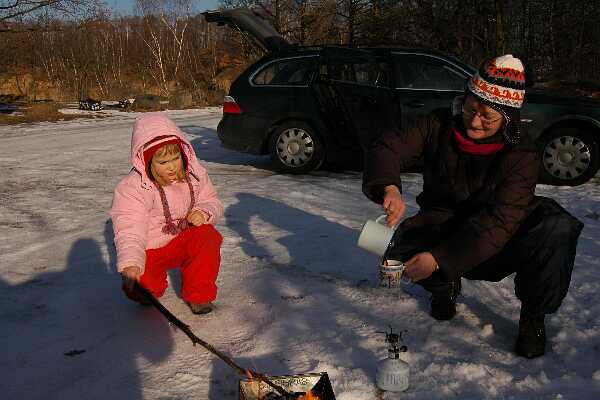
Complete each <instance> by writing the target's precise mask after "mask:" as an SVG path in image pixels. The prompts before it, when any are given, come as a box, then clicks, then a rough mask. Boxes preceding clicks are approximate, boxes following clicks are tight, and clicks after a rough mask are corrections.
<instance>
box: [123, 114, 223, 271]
mask: <svg viewBox="0 0 600 400" xmlns="http://www.w3.org/2000/svg"><path fill="white" fill-rule="evenodd" d="M159 136H168V137H177V138H179V139H180V140H181V142H182V146H181V147H182V151H183V153H184V155H185V156H186V158H187V160H188V163H187V171H188V172H189V174H190V182H191V183H192V188H193V190H194V195H195V203H194V205H193V208H192V210H193V211H196V210H200V211H203V212H204V213H205V214H207V215H208V216H209V218H208V223H211V224H214V223H216V222H217V221H218V220H219V219H220V218H221V217H222V215H223V204H222V203H221V201H220V200H219V199H218V197H217V192H216V191H215V189H214V186H213V185H212V182H211V180H210V178H209V176H208V174H207V173H206V169H205V168H204V167H202V165H200V163H199V162H198V159H197V158H196V153H195V152H194V149H193V147H192V145H191V143H190V141H189V140H188V139H187V138H186V136H185V134H184V133H183V132H182V131H181V130H180V129H179V128H178V127H177V126H176V125H175V123H174V122H173V121H172V120H170V119H169V118H168V117H167V116H166V115H165V114H164V113H149V114H145V115H144V116H142V117H140V118H138V119H137V120H136V121H135V124H134V125H133V133H132V135H131V163H132V165H133V168H132V169H131V171H130V173H129V174H128V175H127V176H126V177H125V178H124V179H123V180H121V182H120V183H119V184H118V185H117V188H116V189H115V193H114V197H113V205H112V209H111V216H112V220H113V228H114V231H115V245H116V247H117V269H118V270H119V272H120V271H122V269H123V268H124V267H126V266H130V265H135V266H137V267H139V268H140V269H141V270H142V271H143V270H144V264H145V259H146V250H147V249H153V248H159V247H162V246H165V245H166V244H167V243H168V242H169V241H171V239H173V238H174V237H175V236H173V235H170V234H168V233H164V232H162V227H163V226H164V224H165V222H166V221H165V217H164V212H163V207H162V203H161V200H160V195H159V192H158V190H157V189H156V187H155V186H154V183H153V182H152V181H151V180H150V177H149V176H148V173H147V171H146V167H145V165H144V154H143V151H144V145H145V144H146V143H148V142H149V141H151V140H152V139H154V138H156V137H159ZM163 189H164V192H165V195H166V197H167V202H168V204H169V209H170V211H171V214H172V216H173V218H174V219H178V218H185V216H186V213H187V210H188V209H189V206H190V201H191V198H190V193H189V187H188V185H187V184H186V183H173V184H170V185H167V186H164V187H163Z"/></svg>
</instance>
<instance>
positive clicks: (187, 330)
mask: <svg viewBox="0 0 600 400" xmlns="http://www.w3.org/2000/svg"><path fill="white" fill-rule="evenodd" d="M135 289H136V290H139V291H140V293H142V294H143V295H144V297H145V298H146V299H147V300H148V301H149V302H150V303H152V305H153V306H154V307H155V308H156V309H157V310H158V311H160V313H161V314H162V315H164V316H165V318H167V320H168V321H169V322H170V323H172V324H173V325H175V326H176V327H178V328H179V329H180V330H181V331H182V332H183V333H185V334H186V335H187V337H189V338H190V340H191V341H192V344H193V345H194V346H195V345H196V343H198V344H200V345H201V346H202V347H204V348H205V349H206V350H208V351H210V352H211V353H213V354H214V355H216V356H217V357H219V358H220V359H221V360H223V361H224V362H225V363H226V364H227V365H229V366H230V367H231V368H232V369H233V370H234V371H235V372H237V373H238V374H240V375H242V376H247V374H250V375H251V377H252V378H258V379H259V380H261V381H263V382H264V383H266V384H267V385H269V386H271V387H272V388H273V389H275V390H276V391H277V392H278V393H279V394H280V395H282V396H285V397H286V398H288V399H293V396H292V395H291V394H290V393H289V392H288V391H287V390H285V389H284V388H282V387H281V386H279V385H277V384H275V383H273V381H271V380H270V379H269V378H267V377H266V376H265V375H264V374H261V373H259V372H255V371H252V370H249V369H245V368H242V367H240V366H239V365H237V364H236V363H235V362H234V361H233V360H232V359H231V357H228V356H227V355H225V354H223V353H222V352H221V351H219V350H217V349H216V348H214V347H213V346H212V345H211V344H210V343H207V342H205V341H204V340H202V339H200V338H199V337H198V336H196V335H194V333H193V332H192V330H191V329H190V327H189V325H186V324H185V323H183V322H182V321H181V320H180V319H178V318H177V317H176V316H175V315H173V313H171V312H170V311H169V310H167V308H166V307H165V306H163V305H162V304H161V302H160V301H158V299H157V298H156V297H154V296H153V295H152V293H150V292H149V291H148V290H147V289H146V288H145V287H143V286H142V285H140V284H139V282H136V283H135Z"/></svg>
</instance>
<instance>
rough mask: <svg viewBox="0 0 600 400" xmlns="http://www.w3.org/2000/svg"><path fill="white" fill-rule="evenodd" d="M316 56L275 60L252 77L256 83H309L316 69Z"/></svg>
mask: <svg viewBox="0 0 600 400" xmlns="http://www.w3.org/2000/svg"><path fill="white" fill-rule="evenodd" d="M314 67H315V61H314V58H307V57H305V58H292V59H286V60H281V61H275V62H273V63H270V64H268V65H267V66H266V67H264V68H263V69H262V70H260V71H259V72H258V73H257V74H256V75H255V76H254V78H253V79H252V83H253V84H255V85H285V86H297V85H307V84H308V83H309V82H310V79H311V77H312V73H313V71H314Z"/></svg>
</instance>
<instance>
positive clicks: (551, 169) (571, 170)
mask: <svg viewBox="0 0 600 400" xmlns="http://www.w3.org/2000/svg"><path fill="white" fill-rule="evenodd" d="M591 159H592V156H591V151H590V148H589V147H588V146H587V145H586V144H585V143H584V142H583V141H582V140H580V139H578V138H576V137H573V136H561V137H557V138H555V139H553V140H552V141H551V142H549V143H548V144H546V147H545V148H544V153H543V165H544V168H545V169H546V171H548V173H549V174H550V175H552V176H554V177H557V178H560V179H564V180H573V179H577V178H579V177H580V176H581V175H583V174H584V173H585V171H587V170H588V168H589V166H590V162H591Z"/></svg>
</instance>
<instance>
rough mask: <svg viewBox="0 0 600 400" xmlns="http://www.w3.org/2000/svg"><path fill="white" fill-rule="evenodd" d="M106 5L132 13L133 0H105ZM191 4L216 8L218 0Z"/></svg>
mask: <svg viewBox="0 0 600 400" xmlns="http://www.w3.org/2000/svg"><path fill="white" fill-rule="evenodd" d="M106 4H107V6H108V7H109V8H110V9H112V10H114V11H115V12H116V13H118V14H122V15H129V14H133V10H134V7H135V0H106ZM192 4H193V6H194V9H195V10H198V11H204V10H212V9H216V8H218V6H219V1H218V0H193V1H192Z"/></svg>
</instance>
